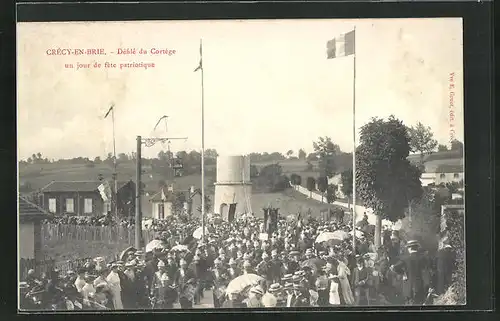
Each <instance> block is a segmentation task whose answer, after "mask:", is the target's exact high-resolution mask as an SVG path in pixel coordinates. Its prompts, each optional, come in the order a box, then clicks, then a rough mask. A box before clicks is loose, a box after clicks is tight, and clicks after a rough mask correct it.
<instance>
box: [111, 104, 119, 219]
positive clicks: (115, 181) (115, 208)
mask: <svg viewBox="0 0 500 321" xmlns="http://www.w3.org/2000/svg"><path fill="white" fill-rule="evenodd" d="M111 121H112V122H113V158H114V162H113V166H114V173H113V180H114V185H115V195H114V196H115V197H114V198H115V203H114V204H113V205H114V208H113V211H114V212H115V217H116V218H117V219H118V174H117V172H116V167H117V166H116V142H115V106H114V104H113V109H112V110H111Z"/></svg>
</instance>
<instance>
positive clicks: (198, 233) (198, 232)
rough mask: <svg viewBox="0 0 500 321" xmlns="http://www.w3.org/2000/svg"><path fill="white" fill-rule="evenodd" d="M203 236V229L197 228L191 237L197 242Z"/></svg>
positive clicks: (206, 232)
mask: <svg viewBox="0 0 500 321" xmlns="http://www.w3.org/2000/svg"><path fill="white" fill-rule="evenodd" d="M207 234H208V231H207V228H206V227H205V235H207ZM202 236H203V227H201V226H200V227H198V228H197V229H196V230H194V232H193V237H194V238H195V239H197V240H201V238H202Z"/></svg>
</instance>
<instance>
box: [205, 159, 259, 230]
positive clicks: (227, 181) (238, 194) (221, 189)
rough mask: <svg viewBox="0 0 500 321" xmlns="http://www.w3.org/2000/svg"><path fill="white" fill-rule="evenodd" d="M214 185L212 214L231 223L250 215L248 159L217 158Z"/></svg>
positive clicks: (250, 193) (250, 186)
mask: <svg viewBox="0 0 500 321" xmlns="http://www.w3.org/2000/svg"><path fill="white" fill-rule="evenodd" d="M214 185H215V195H214V213H216V214H220V215H221V217H222V219H223V220H229V221H231V220H233V219H235V218H237V217H239V216H240V215H243V214H247V213H252V209H251V203H250V198H251V195H252V183H251V181H250V158H249V157H247V156H241V155H239V156H219V157H217V181H216V183H215V184H214Z"/></svg>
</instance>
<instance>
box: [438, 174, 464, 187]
mask: <svg viewBox="0 0 500 321" xmlns="http://www.w3.org/2000/svg"><path fill="white" fill-rule="evenodd" d="M441 174H444V178H441ZM455 174H458V178H455V177H454V175H455ZM462 179H464V173H436V185H439V184H441V183H445V184H446V183H451V182H457V183H458V182H460V181H461V180H462Z"/></svg>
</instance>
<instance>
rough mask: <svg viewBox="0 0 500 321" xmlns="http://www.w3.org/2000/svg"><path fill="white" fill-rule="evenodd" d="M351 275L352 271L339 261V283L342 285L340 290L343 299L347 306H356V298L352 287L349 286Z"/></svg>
mask: <svg viewBox="0 0 500 321" xmlns="http://www.w3.org/2000/svg"><path fill="white" fill-rule="evenodd" d="M350 275H351V271H350V270H349V268H348V267H347V265H346V264H345V263H344V262H343V261H342V260H337V276H338V280H339V281H338V282H339V284H340V290H341V291H342V297H343V298H344V301H345V304H347V305H353V304H354V296H353V295H352V290H351V285H350V284H349V276H350Z"/></svg>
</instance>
